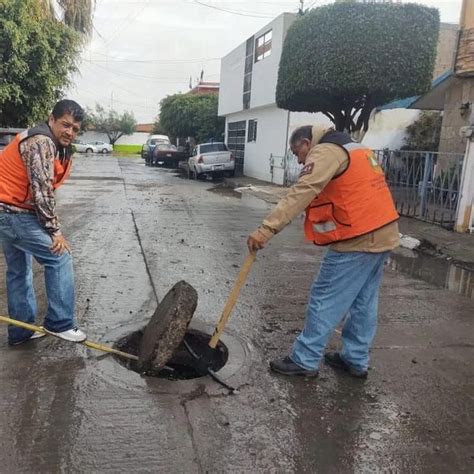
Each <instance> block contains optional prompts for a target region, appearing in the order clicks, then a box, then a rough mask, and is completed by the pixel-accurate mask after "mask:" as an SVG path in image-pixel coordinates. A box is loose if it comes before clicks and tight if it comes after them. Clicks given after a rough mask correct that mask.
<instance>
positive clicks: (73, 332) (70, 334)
mask: <svg viewBox="0 0 474 474" xmlns="http://www.w3.org/2000/svg"><path fill="white" fill-rule="evenodd" d="M44 330H45V331H46V332H47V333H48V334H51V336H56V337H59V338H60V339H64V340H65V341H69V342H84V341H85V340H86V339H87V335H86V333H84V332H82V331H81V330H80V329H78V328H73V329H68V330H67V331H62V332H53V331H50V330H49V329H46V328H44Z"/></svg>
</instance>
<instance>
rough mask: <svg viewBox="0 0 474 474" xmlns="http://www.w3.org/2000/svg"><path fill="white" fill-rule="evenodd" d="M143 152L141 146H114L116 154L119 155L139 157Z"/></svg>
mask: <svg viewBox="0 0 474 474" xmlns="http://www.w3.org/2000/svg"><path fill="white" fill-rule="evenodd" d="M141 151H142V146H141V145H114V152H117V153H131V154H138V155H139V154H140V152H141Z"/></svg>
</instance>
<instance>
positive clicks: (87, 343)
mask: <svg viewBox="0 0 474 474" xmlns="http://www.w3.org/2000/svg"><path fill="white" fill-rule="evenodd" d="M0 322H2V323H7V324H12V325H13V326H18V327H20V328H23V329H28V331H34V332H40V333H42V334H49V333H48V332H46V331H45V330H44V328H43V327H41V326H34V325H33V324H28V323H24V322H23V321H17V320H16V319H11V318H7V317H5V316H0ZM63 340H64V339H63ZM66 342H67V341H66ZM81 344H82V345H84V346H86V347H89V348H91V349H95V350H97V351H102V352H107V353H109V354H115V355H118V356H120V357H124V358H125V359H130V360H138V357H137V356H136V355H133V354H127V353H126V352H122V351H119V350H117V349H114V348H113V347H110V346H105V345H103V344H98V343H97V342H93V341H88V340H85V341H83V342H81Z"/></svg>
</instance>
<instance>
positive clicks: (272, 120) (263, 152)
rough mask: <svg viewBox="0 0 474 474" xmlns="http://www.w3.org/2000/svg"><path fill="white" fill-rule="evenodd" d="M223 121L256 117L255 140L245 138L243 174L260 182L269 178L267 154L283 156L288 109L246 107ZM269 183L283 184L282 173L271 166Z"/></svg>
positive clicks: (268, 157)
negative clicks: (273, 169)
mask: <svg viewBox="0 0 474 474" xmlns="http://www.w3.org/2000/svg"><path fill="white" fill-rule="evenodd" d="M226 119H227V120H226V122H227V123H228V122H237V121H239V120H245V121H247V131H248V120H254V119H256V120H258V125H257V141H256V142H247V135H246V137H245V159H244V174H245V175H246V176H251V177H253V178H257V179H261V180H263V181H269V182H271V181H272V176H271V172H270V155H271V154H274V155H276V156H279V157H282V156H284V153H285V150H286V130H287V122H288V112H287V111H285V110H281V109H277V108H276V107H265V108H260V109H254V110H251V111H248V110H246V111H245V112H240V113H237V114H232V115H230V116H228V117H226ZM273 182H275V183H278V184H282V183H283V172H282V171H281V170H277V169H275V175H274V180H273Z"/></svg>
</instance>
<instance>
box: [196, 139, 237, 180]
mask: <svg viewBox="0 0 474 474" xmlns="http://www.w3.org/2000/svg"><path fill="white" fill-rule="evenodd" d="M234 173H235V161H234V156H233V154H232V152H231V151H230V150H229V149H228V148H227V145H226V144H225V143H222V142H215V143H202V144H200V145H197V146H196V147H195V148H194V150H193V152H192V155H191V157H190V158H189V160H188V177H189V178H194V179H198V178H199V177H200V176H202V175H211V176H212V175H226V176H229V177H230V176H234Z"/></svg>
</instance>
